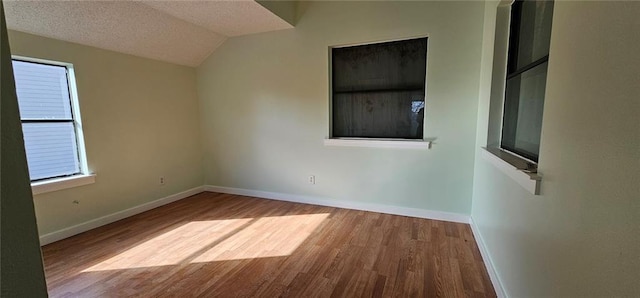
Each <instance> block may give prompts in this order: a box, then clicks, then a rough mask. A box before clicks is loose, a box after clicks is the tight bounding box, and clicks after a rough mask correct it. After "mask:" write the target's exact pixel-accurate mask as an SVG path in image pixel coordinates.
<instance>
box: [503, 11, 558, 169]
mask: <svg viewBox="0 0 640 298" xmlns="http://www.w3.org/2000/svg"><path fill="white" fill-rule="evenodd" d="M552 17H553V2H552V1H529V0H524V1H522V0H519V1H516V2H515V3H514V4H513V5H512V7H511V28H510V34H509V60H508V63H507V84H506V92H505V102H504V115H503V123H502V140H501V144H500V146H501V147H502V148H503V149H505V150H508V151H511V152H513V153H516V154H518V155H520V156H522V157H525V158H527V159H530V160H532V161H535V162H537V161H538V155H539V151H540V133H541V130H542V111H543V108H544V94H545V89H546V82H547V65H548V63H547V62H548V60H549V41H550V39H551V19H552Z"/></svg>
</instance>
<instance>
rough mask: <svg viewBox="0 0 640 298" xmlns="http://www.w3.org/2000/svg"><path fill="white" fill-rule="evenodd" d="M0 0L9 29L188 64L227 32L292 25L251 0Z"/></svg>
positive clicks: (193, 63) (200, 58)
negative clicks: (2, 3)
mask: <svg viewBox="0 0 640 298" xmlns="http://www.w3.org/2000/svg"><path fill="white" fill-rule="evenodd" d="M4 2H5V4H4V6H5V12H6V18H7V26H8V27H9V29H13V30H17V31H22V32H27V33H31V34H35V35H40V36H45V37H50V38H54V39H60V40H65V41H70V42H75V43H80V44H84V45H89V46H94V47H98V48H103V49H107V50H112V51H117V52H122V53H127V54H132V55H136V56H141V57H146V58H151V59H157V60H162V61H167V62H171V63H176V64H181V65H188V66H198V65H200V63H201V62H202V61H203V60H204V59H205V58H206V57H207V56H209V54H211V53H212V52H213V51H214V50H215V49H216V48H217V47H218V46H219V45H220V44H222V43H223V42H224V40H225V39H226V38H227V36H238V35H244V34H252V33H258V32H265V31H272V30H280V29H286V28H293V27H292V26H291V25H290V24H289V23H287V22H285V21H284V20H282V19H280V18H279V17H278V16H276V15H275V14H273V13H272V12H271V11H269V10H267V9H266V8H264V7H262V6H261V5H260V4H258V3H256V2H254V1H175V0H174V1H136V2H134V1H24V0H19V1H16V0H9V1H7V0H5V1H4Z"/></svg>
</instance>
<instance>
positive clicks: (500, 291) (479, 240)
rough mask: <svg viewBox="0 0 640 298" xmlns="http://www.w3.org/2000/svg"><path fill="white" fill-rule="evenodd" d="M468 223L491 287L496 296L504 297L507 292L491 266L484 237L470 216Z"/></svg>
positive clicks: (491, 262)
mask: <svg viewBox="0 0 640 298" xmlns="http://www.w3.org/2000/svg"><path fill="white" fill-rule="evenodd" d="M469 225H470V226H471V231H472V232H473V237H475V238H476V244H477V245H478V249H480V254H481V255H482V260H483V261H484V266H485V267H486V268H487V273H489V278H490V279H491V283H492V284H493V289H494V290H495V291H496V295H497V296H498V298H506V297H507V293H506V292H505V291H504V287H502V282H501V281H500V278H499V277H498V274H497V272H496V269H495V267H494V266H493V261H492V260H491V256H489V250H488V249H487V245H486V244H485V243H484V238H483V237H482V234H480V229H478V226H476V224H475V222H474V221H473V218H471V217H470V218H469Z"/></svg>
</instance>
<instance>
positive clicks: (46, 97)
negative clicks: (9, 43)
mask: <svg viewBox="0 0 640 298" xmlns="http://www.w3.org/2000/svg"><path fill="white" fill-rule="evenodd" d="M13 71H14V77H15V82H16V93H17V96H18V105H19V107H20V119H21V120H22V132H23V137H24V143H25V150H26V154H27V163H28V166H29V175H30V177H31V181H32V182H38V181H43V180H47V179H52V178H61V177H69V176H74V175H78V174H87V166H86V158H85V155H84V149H83V148H84V144H83V138H82V131H81V129H80V128H81V126H80V114H79V108H78V102H77V98H76V96H75V94H76V92H75V87H74V86H75V81H74V76H73V68H72V66H71V65H70V64H64V63H58V62H50V61H40V60H37V61H36V60H35V59H34V60H33V61H31V60H24V59H22V58H21V59H14V60H13Z"/></svg>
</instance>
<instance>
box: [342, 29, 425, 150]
mask: <svg viewBox="0 0 640 298" xmlns="http://www.w3.org/2000/svg"><path fill="white" fill-rule="evenodd" d="M331 53H332V78H333V80H332V88H333V106H332V107H333V111H332V115H333V121H332V125H333V131H332V137H354V138H402V139H422V137H423V129H422V128H423V120H424V96H425V78H426V63H427V39H426V38H419V39H411V40H403V41H394V42H387V43H378V44H370V45H362V46H353V47H344V48H334V49H332V52H331Z"/></svg>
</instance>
